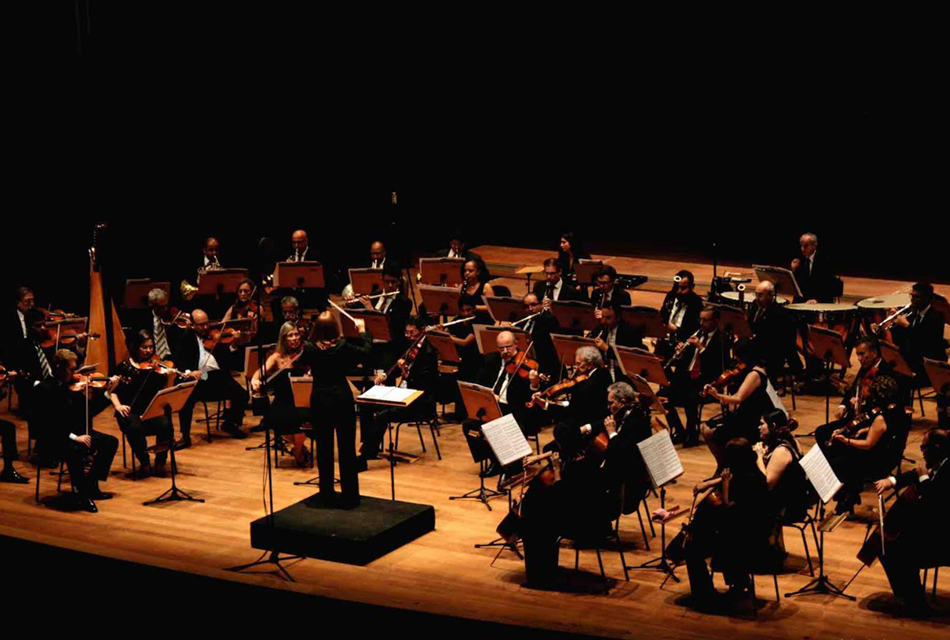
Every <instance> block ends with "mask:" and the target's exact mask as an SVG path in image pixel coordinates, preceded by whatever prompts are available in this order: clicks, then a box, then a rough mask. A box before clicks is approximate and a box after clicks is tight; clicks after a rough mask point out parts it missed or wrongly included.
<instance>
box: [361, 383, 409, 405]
mask: <svg viewBox="0 0 950 640" xmlns="http://www.w3.org/2000/svg"><path fill="white" fill-rule="evenodd" d="M415 392H416V390H415V389H403V388H400V387H387V386H385V385H381V384H377V385H374V386H373V388H372V389H370V390H368V391H367V392H366V393H364V394H363V395H361V396H360V398H362V399H363V400H380V401H382V402H405V401H406V399H407V398H408V397H409V396H411V395H412V394H414V393H415Z"/></svg>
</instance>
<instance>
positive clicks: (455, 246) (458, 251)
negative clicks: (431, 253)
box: [435, 229, 481, 260]
mask: <svg viewBox="0 0 950 640" xmlns="http://www.w3.org/2000/svg"><path fill="white" fill-rule="evenodd" d="M435 255H436V257H439V258H462V259H463V260H472V259H473V258H479V259H480V258H481V256H479V255H478V254H477V253H475V252H473V251H470V250H469V248H468V246H467V242H466V239H465V234H464V233H462V231H461V230H460V229H455V230H453V231H452V232H450V234H449V248H448V249H440V250H439V251H437V252H436V254H435Z"/></svg>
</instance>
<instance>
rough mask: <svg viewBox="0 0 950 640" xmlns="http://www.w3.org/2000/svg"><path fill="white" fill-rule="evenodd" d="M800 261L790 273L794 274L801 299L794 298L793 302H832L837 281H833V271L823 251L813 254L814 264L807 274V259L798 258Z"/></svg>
mask: <svg viewBox="0 0 950 640" xmlns="http://www.w3.org/2000/svg"><path fill="white" fill-rule="evenodd" d="M799 260H800V261H801V262H800V264H799V265H798V268H797V269H795V270H794V271H793V272H792V273H794V274H795V281H796V282H798V288H799V289H801V291H802V296H801V298H799V297H797V296H796V298H795V302H802V301H804V300H817V301H818V302H834V301H835V294H836V293H837V288H838V284H837V280H835V274H834V271H832V269H831V266H830V262H829V260H828V256H827V254H826V253H825V252H823V251H818V252H816V253H815V263H814V265H813V266H812V268H811V273H810V274H809V273H808V259H807V258H804V257H799Z"/></svg>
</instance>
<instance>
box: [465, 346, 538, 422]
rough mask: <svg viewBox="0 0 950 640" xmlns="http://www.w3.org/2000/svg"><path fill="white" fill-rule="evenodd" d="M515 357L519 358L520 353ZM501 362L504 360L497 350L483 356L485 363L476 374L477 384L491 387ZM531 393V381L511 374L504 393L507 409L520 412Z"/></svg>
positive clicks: (493, 384) (496, 377)
mask: <svg viewBox="0 0 950 640" xmlns="http://www.w3.org/2000/svg"><path fill="white" fill-rule="evenodd" d="M515 357H516V358H520V357H521V354H520V353H519V355H518V356H515ZM503 364H504V361H503V360H502V358H501V354H500V353H498V352H497V351H496V352H495V353H489V354H488V355H487V356H485V363H484V365H482V370H481V371H480V372H479V374H478V384H480V385H482V386H483V387H488V388H489V389H491V388H493V387H494V386H495V381H496V380H497V379H498V372H499V370H500V369H501V367H502V365H503ZM502 379H504V376H502ZM502 384H504V383H502ZM531 394H532V392H531V383H530V382H528V379H527V378H522V377H521V376H518V375H515V376H513V377H512V378H511V382H510V383H508V390H507V392H506V394H505V395H506V397H507V399H508V407H509V409H511V411H512V412H520V411H521V410H522V409H524V405H525V403H526V402H527V401H528V400H530V399H531Z"/></svg>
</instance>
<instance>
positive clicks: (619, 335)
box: [590, 305, 643, 382]
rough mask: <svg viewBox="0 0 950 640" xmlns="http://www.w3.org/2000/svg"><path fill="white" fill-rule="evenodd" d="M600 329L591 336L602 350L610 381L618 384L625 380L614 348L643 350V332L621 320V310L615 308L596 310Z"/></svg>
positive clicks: (608, 307) (607, 307)
mask: <svg viewBox="0 0 950 640" xmlns="http://www.w3.org/2000/svg"><path fill="white" fill-rule="evenodd" d="M594 313H595V314H596V315H597V323H598V327H597V329H595V330H594V332H593V333H592V334H591V335H590V337H591V338H593V339H594V341H595V346H596V347H597V348H598V349H599V350H600V353H601V355H602V356H603V358H604V361H605V362H606V363H607V372H608V373H609V374H610V381H611V382H617V380H618V378H623V371H622V370H621V369H620V364H618V362H617V355H616V352H615V351H614V350H613V347H616V346H621V347H638V348H640V349H642V348H643V332H642V331H639V330H637V329H636V328H634V327H632V326H630V325H629V324H627V323H626V322H624V321H623V320H622V319H621V318H620V310H619V309H617V308H616V307H613V306H609V305H608V306H606V307H604V308H603V309H596V310H595V311H594Z"/></svg>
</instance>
